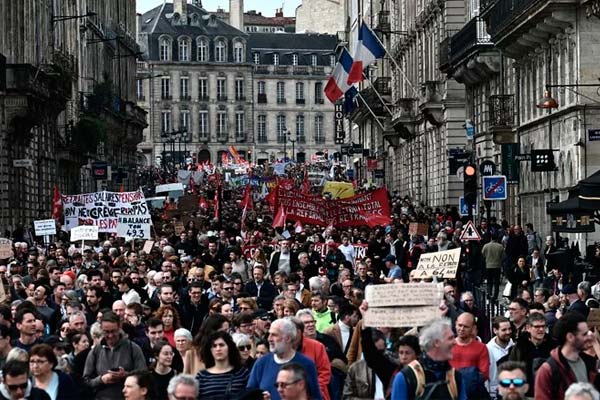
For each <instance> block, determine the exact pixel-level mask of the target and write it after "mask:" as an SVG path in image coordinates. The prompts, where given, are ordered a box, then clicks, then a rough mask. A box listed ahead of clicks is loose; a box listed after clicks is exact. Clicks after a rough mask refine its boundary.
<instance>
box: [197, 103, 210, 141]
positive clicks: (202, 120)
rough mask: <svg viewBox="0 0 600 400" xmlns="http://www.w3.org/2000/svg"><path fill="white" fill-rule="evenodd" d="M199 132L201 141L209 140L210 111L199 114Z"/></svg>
mask: <svg viewBox="0 0 600 400" xmlns="http://www.w3.org/2000/svg"><path fill="white" fill-rule="evenodd" d="M198 132H199V133H200V140H208V133H209V132H210V130H209V124H208V111H204V110H203V111H200V113H198Z"/></svg>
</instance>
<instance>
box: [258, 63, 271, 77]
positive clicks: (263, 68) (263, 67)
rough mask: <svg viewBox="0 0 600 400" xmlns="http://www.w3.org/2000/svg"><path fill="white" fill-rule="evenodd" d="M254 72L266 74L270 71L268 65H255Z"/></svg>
mask: <svg viewBox="0 0 600 400" xmlns="http://www.w3.org/2000/svg"><path fill="white" fill-rule="evenodd" d="M254 73H255V74H264V75H268V74H269V73H270V71H269V66H268V65H255V66H254Z"/></svg>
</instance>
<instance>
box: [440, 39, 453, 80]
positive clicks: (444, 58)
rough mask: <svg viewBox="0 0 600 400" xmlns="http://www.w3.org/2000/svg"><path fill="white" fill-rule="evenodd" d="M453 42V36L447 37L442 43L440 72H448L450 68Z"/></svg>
mask: <svg viewBox="0 0 600 400" xmlns="http://www.w3.org/2000/svg"><path fill="white" fill-rule="evenodd" d="M451 42H452V36H448V37H446V39H444V40H442V42H441V43H440V70H441V71H442V72H446V71H447V70H448V68H449V67H450V43H451Z"/></svg>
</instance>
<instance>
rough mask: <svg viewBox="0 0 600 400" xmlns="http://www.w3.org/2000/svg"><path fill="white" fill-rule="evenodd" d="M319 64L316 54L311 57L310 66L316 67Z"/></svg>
mask: <svg viewBox="0 0 600 400" xmlns="http://www.w3.org/2000/svg"><path fill="white" fill-rule="evenodd" d="M318 64H319V59H318V57H317V55H316V54H313V55H311V56H310V65H312V66H313V67H316V66H317V65H318Z"/></svg>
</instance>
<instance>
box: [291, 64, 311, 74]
mask: <svg viewBox="0 0 600 400" xmlns="http://www.w3.org/2000/svg"><path fill="white" fill-rule="evenodd" d="M292 72H293V74H294V75H308V73H309V71H308V66H306V65H294V68H293V70H292Z"/></svg>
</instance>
